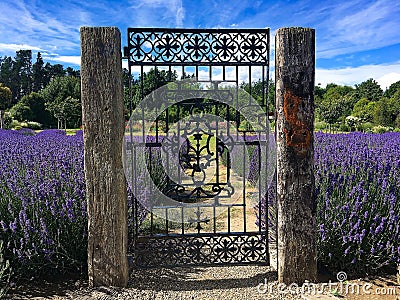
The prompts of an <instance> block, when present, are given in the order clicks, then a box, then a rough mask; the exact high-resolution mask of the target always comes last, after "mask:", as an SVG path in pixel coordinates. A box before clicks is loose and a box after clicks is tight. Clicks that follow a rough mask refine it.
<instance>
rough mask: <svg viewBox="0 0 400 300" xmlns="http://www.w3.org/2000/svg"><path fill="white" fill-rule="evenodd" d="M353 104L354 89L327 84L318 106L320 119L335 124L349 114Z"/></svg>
mask: <svg viewBox="0 0 400 300" xmlns="http://www.w3.org/2000/svg"><path fill="white" fill-rule="evenodd" d="M353 105H354V89H353V88H352V87H349V86H340V85H336V84H328V85H327V88H326V92H325V94H324V96H323V99H322V101H321V103H320V104H319V106H318V110H319V114H320V117H321V118H322V120H324V121H325V122H326V123H328V124H335V123H338V122H339V121H344V119H345V118H346V117H347V116H348V115H350V114H351V111H352V109H353Z"/></svg>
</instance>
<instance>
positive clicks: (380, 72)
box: [315, 62, 400, 90]
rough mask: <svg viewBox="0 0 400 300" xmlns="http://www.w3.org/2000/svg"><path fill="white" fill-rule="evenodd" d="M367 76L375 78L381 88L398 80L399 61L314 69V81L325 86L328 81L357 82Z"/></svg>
mask: <svg viewBox="0 0 400 300" xmlns="http://www.w3.org/2000/svg"><path fill="white" fill-rule="evenodd" d="M369 78H373V79H375V80H376V81H377V82H378V83H379V84H380V86H381V88H382V89H383V90H385V89H386V88H388V87H389V86H390V85H391V84H392V83H394V82H396V81H399V80H400V62H396V63H394V64H390V65H389V64H381V65H364V66H360V67H353V68H350V67H349V68H342V69H321V68H317V69H316V74H315V82H316V84H321V86H322V87H325V86H326V84H328V83H336V84H341V85H355V84H359V83H361V82H363V81H365V80H368V79H369Z"/></svg>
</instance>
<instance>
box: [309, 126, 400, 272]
mask: <svg viewBox="0 0 400 300" xmlns="http://www.w3.org/2000/svg"><path fill="white" fill-rule="evenodd" d="M315 164H316V172H315V175H316V177H315V179H316V193H317V201H318V212H317V222H318V226H319V227H318V229H319V239H318V249H319V259H320V260H321V261H323V262H325V263H326V264H327V265H329V266H330V267H331V268H332V269H336V270H348V271H349V272H358V273H364V272H371V271H374V270H375V271H376V270H378V269H379V268H380V267H383V266H387V265H391V264H394V263H396V262H397V263H400V220H399V218H400V133H385V134H361V133H352V134H340V135H329V134H322V133H318V134H317V135H316V139H315Z"/></svg>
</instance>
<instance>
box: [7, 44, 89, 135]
mask: <svg viewBox="0 0 400 300" xmlns="http://www.w3.org/2000/svg"><path fill="white" fill-rule="evenodd" d="M80 98H81V91H80V72H79V70H74V69H73V68H71V67H67V68H66V69H64V67H63V65H61V64H50V63H49V62H47V63H44V61H43V58H42V55H41V53H40V52H38V53H37V57H36V60H35V62H34V63H32V51H31V50H19V51H17V52H16V55H15V57H14V58H13V57H10V56H4V57H0V121H1V126H2V127H3V126H6V127H18V125H16V124H18V122H25V123H30V124H29V125H30V126H29V127H43V128H54V127H59V128H60V127H61V126H63V127H77V126H80V123H81V118H82V117H81V115H82V113H81V102H80ZM4 112H6V113H4ZM13 123H14V124H13ZM35 129H36V128H35Z"/></svg>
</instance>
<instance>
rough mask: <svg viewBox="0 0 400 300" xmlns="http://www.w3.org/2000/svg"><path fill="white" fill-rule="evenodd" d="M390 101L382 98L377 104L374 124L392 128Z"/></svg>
mask: <svg viewBox="0 0 400 300" xmlns="http://www.w3.org/2000/svg"><path fill="white" fill-rule="evenodd" d="M388 104H389V99H387V98H386V97H382V98H381V99H380V100H379V101H377V102H376V104H375V109H374V123H375V124H377V125H382V126H392V118H391V116H390V114H389V108H388Z"/></svg>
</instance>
